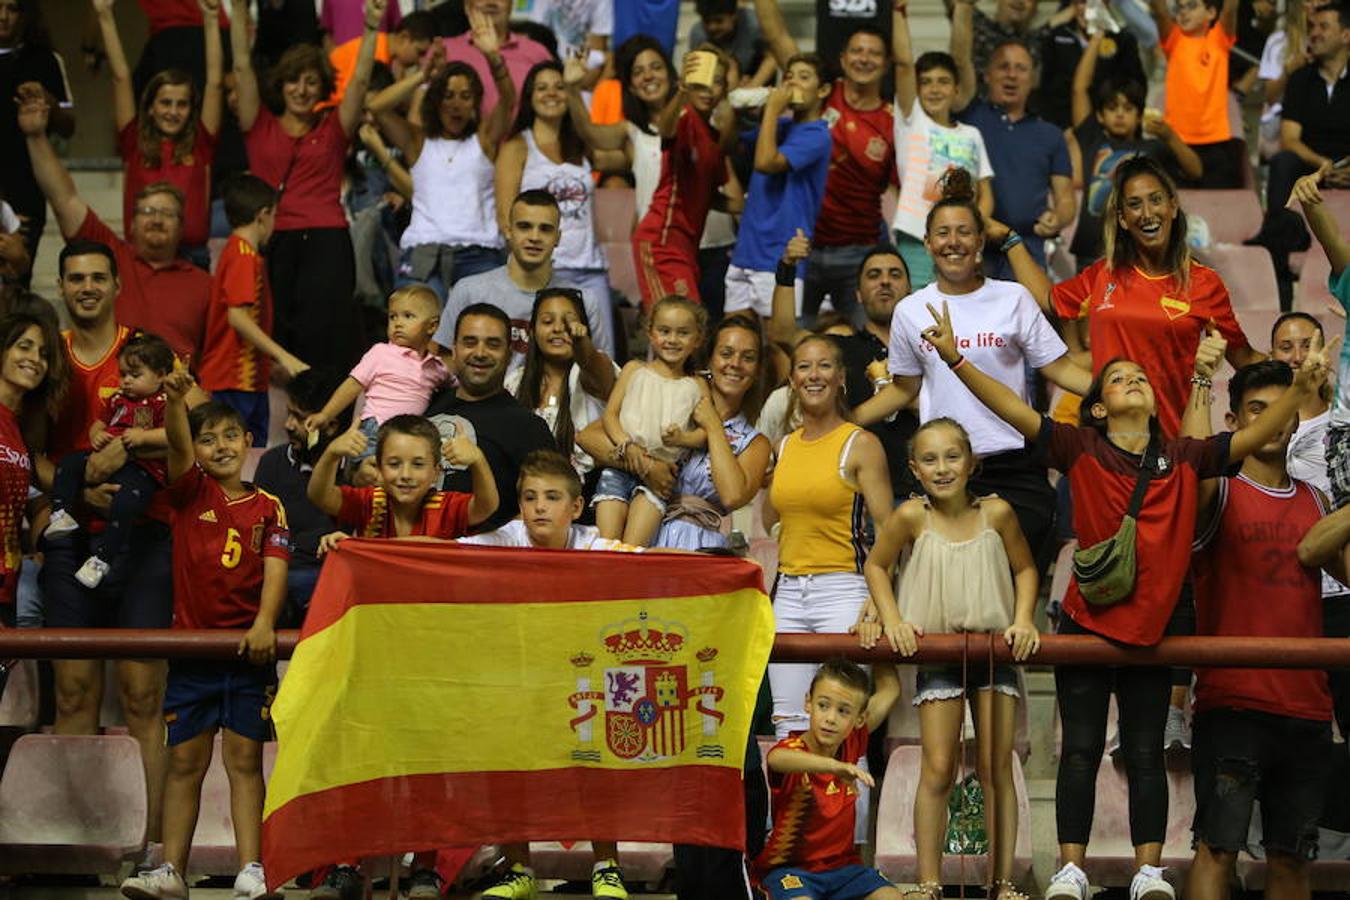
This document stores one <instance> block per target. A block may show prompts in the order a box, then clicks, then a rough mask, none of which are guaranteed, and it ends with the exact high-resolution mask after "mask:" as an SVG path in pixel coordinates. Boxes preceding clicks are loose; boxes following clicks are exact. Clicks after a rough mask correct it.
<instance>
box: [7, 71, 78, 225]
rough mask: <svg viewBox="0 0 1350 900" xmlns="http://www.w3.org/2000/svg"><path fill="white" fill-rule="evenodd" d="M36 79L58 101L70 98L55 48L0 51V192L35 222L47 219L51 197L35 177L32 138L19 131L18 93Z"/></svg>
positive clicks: (20, 211)
mask: <svg viewBox="0 0 1350 900" xmlns="http://www.w3.org/2000/svg"><path fill="white" fill-rule="evenodd" d="M28 81H36V82H37V83H38V84H40V85H42V86H43V87H44V88H46V89H47V90H48V91H49V92H50V93H51V94H52V96H54V97H55V98H56V99H57V102H58V103H68V102H70V95H69V94H67V93H66V76H65V72H64V71H63V70H62V68H61V60H60V58H59V57H57V55H56V54H55V53H54V52H53V51H51V50H38V49H36V48H30V47H19V48H18V49H17V50H10V51H8V52H0V192H3V195H4V197H3V199H4V200H6V201H8V203H9V205H10V206H12V207H14V210H15V212H18V213H21V214H22V215H25V216H29V217H30V218H33V219H35V220H36V221H35V222H34V225H35V226H40V223H41V222H42V221H45V220H46V212H47V201H46V200H44V199H43V197H42V189H41V188H39V187H38V185H37V180H36V179H35V178H34V177H33V166H32V163H31V162H30V161H29V158H28V142H27V141H26V140H25V139H24V136H23V132H21V131H19V107H18V104H16V103H15V102H14V97H15V95H16V94H17V93H18V91H19V85H21V84H23V83H24V82H28Z"/></svg>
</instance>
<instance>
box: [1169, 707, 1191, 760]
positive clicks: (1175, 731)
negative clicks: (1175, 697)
mask: <svg viewBox="0 0 1350 900" xmlns="http://www.w3.org/2000/svg"><path fill="white" fill-rule="evenodd" d="M1176 747H1180V748H1182V749H1184V750H1189V749H1191V726H1190V723H1188V722H1187V721H1186V710H1184V709H1182V708H1181V707H1179V706H1169V707H1167V725H1166V726H1165V727H1164V728H1163V749H1164V750H1171V749H1173V748H1176Z"/></svg>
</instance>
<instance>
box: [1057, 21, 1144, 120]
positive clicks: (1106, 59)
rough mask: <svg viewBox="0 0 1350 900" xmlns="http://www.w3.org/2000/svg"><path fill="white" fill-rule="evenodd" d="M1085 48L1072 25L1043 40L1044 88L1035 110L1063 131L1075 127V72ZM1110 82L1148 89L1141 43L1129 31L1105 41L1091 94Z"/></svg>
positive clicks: (1061, 27)
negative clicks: (1141, 86) (1140, 59)
mask: <svg viewBox="0 0 1350 900" xmlns="http://www.w3.org/2000/svg"><path fill="white" fill-rule="evenodd" d="M1085 47H1087V38H1086V37H1084V36H1083V35H1082V34H1080V33H1079V31H1078V26H1077V25H1075V24H1074V23H1072V22H1067V23H1065V24H1063V25H1060V26H1059V27H1057V28H1054V29H1052V30H1050V31H1049V32H1047V33H1046V34H1045V36H1044V37H1042V38H1041V85H1040V87H1039V88H1038V89H1037V91H1036V93H1035V95H1034V98H1033V103H1032V108H1033V109H1034V110H1035V111H1036V113H1037V114H1038V115H1039V116H1040V117H1041V118H1042V119H1045V120H1046V121H1047V122H1053V123H1055V124H1056V125H1058V126H1059V127H1060V128H1072V127H1073V126H1074V124H1075V123H1074V122H1073V121H1072V118H1073V112H1072V111H1073V72H1074V69H1076V68H1077V67H1078V60H1080V59H1081V58H1082V56H1083V49H1084V48H1085ZM1108 78H1109V79H1111V80H1113V81H1115V82H1117V83H1119V82H1121V81H1125V80H1133V81H1137V82H1139V83H1140V84H1142V85H1144V86H1147V85H1148V79H1147V78H1145V77H1144V67H1143V65H1142V64H1141V63H1140V62H1139V42H1138V41H1136V40H1135V39H1134V35H1132V34H1130V33H1129V32H1128V31H1122V32H1120V33H1119V34H1108V35H1106V36H1105V37H1104V38H1102V46H1101V49H1100V51H1099V53H1098V56H1097V66H1096V68H1095V69H1093V72H1092V90H1095V89H1096V87H1097V85H1099V84H1101V83H1102V82H1104V81H1106V80H1107V79H1108ZM1141 112H1142V110H1141Z"/></svg>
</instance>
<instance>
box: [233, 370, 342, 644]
mask: <svg viewBox="0 0 1350 900" xmlns="http://www.w3.org/2000/svg"><path fill="white" fill-rule="evenodd" d="M339 381H340V377H339V373H337V372H335V371H333V370H332V369H325V370H320V369H306V370H305V371H303V372H301V373H300V374H298V375H296V376H295V377H294V378H292V379H291V380H290V381H289V382H287V383H286V443H284V444H279V445H277V446H275V447H273V448H271V449H270V450H268V451H267V452H266V453H264V454H263V455H262V458H261V459H259V460H258V470H257V472H256V473H254V476H253V483H254V484H256V485H257V486H258V487H260V488H262V489H263V490H264V491H267V492H268V493H269V494H272V495H273V496H274V497H276V498H277V499H278V500H280V501H281V505H282V506H283V507H284V508H285V510H286V521H287V523H288V524H289V525H290V527H291V565H290V568H288V569H287V570H286V606H285V608H284V609H283V611H282V615H281V616H280V618H279V620H278V621H279V623H280V624H281V626H282V627H283V628H297V627H299V625H300V623H301V622H303V621H304V618H305V612H306V611H307V610H308V609H309V598H310V595H311V594H312V593H313V592H314V585H315V584H316V583H317V582H318V580H319V539H320V538H322V537H323V536H324V535H326V534H329V533H330V532H332V531H333V529H334V525H333V519H332V517H330V516H328V515H326V514H325V513H324V512H323V511H322V510H320V509H319V508H318V507H317V506H315V505H314V504H313V503H311V502H310V500H309V496H308V494H307V493H306V491H307V489H308V486H309V479H310V475H311V474H312V473H313V471H314V464H315V463H317V462H318V461H319V457H320V456H322V455H323V451H324V450H325V449H326V448H327V447H328V444H329V442H330V441H332V440H333V438H335V437H337V436H338V435H339V434H341V433H342V432H344V431H346V430H347V428H348V426H349V425H350V424H351V416H350V415H349V414H347V413H343V414H342V415H340V416H338V418H336V419H334V420H333V421H332V422H329V423H328V425H327V426H326V427H325V428H324V429H323V430H322V431H320V432H318V433H317V434H316V435H315V439H314V440H313V441H311V440H310V433H311V432H310V431H309V429H307V428H305V420H306V419H308V418H309V417H310V416H311V415H313V414H314V413H316V412H318V411H319V410H320V409H322V408H323V405H324V403H325V402H327V400H328V398H329V397H330V396H331V395H332V393H333V391H335V390H337V386H338V384H339Z"/></svg>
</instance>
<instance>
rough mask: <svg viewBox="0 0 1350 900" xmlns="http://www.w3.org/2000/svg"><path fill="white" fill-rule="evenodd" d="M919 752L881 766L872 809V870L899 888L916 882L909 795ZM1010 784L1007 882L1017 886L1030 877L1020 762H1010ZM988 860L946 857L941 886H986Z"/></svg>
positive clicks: (903, 751) (900, 753) (970, 764)
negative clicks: (1013, 825) (1012, 842)
mask: <svg viewBox="0 0 1350 900" xmlns="http://www.w3.org/2000/svg"><path fill="white" fill-rule="evenodd" d="M966 750H967V757H968V759H967V765H966V767H965V770H964V771H967V772H969V771H973V770H974V756H973V753H974V744H973V743H967V744H966ZM922 758H923V751H922V750H921V749H920V748H919V747H913V746H908V747H898V748H896V750H895V752H894V753H892V754H891V758H890V761H889V762H888V763H887V764H886V778H885V780H884V781H883V782H882V783H881V802H880V805H879V807H878V809H877V839H876V849H877V853H876V867H877V868H878V869H880V870H881V872H882V874H883V875H885V876H886V877H887V878H889V879H891V880H892V881H896V882H900V883H902V884H910V883H913V882H914V881H915V880H916V879H917V874H916V870H917V867H918V856H917V851H916V850H915V846H914V793H915V790H916V789H917V788H918V784H919V764H920V762H921V760H922ZM1013 780H1014V783H1015V784H1016V786H1017V819H1018V828H1017V848H1016V851H1015V853H1014V865H1013V876H1012V877H1013V881H1016V882H1019V883H1020V882H1023V881H1025V880H1026V878H1027V876H1028V874H1029V873H1030V872H1031V806H1030V804H1029V803H1028V801H1027V786H1026V781H1025V779H1024V778H1023V776H1022V762H1021V760H1019V759H1018V758H1017V756H1016V754H1014V756H1013ZM988 880H989V873H988V856H978V857H961V856H956V855H953V854H946V855H945V856H943V858H942V882H943V884H987V883H988Z"/></svg>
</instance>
